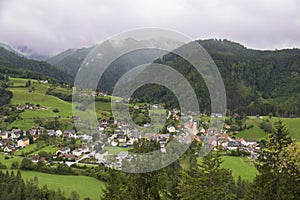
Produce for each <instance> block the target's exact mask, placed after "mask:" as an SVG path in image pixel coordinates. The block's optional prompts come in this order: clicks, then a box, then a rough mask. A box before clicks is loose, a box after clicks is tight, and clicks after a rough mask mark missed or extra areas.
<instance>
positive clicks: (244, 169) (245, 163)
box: [221, 156, 258, 181]
mask: <svg viewBox="0 0 300 200" xmlns="http://www.w3.org/2000/svg"><path fill="white" fill-rule="evenodd" d="M222 160H223V163H222V164H221V167H223V168H225V169H230V170H231V171H232V175H233V177H234V179H235V180H237V178H238V176H241V178H242V179H246V180H249V181H251V180H253V178H254V177H255V175H256V174H258V171H257V170H256V168H255V166H254V165H253V163H252V161H251V160H250V159H249V158H243V157H234V156H222Z"/></svg>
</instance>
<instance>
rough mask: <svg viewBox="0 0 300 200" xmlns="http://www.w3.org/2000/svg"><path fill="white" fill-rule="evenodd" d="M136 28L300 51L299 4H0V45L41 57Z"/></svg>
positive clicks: (119, 0)
mask: <svg viewBox="0 0 300 200" xmlns="http://www.w3.org/2000/svg"><path fill="white" fill-rule="evenodd" d="M140 27H160V28H168V29H173V30H176V31H179V32H182V33H184V34H186V35H187V36H189V37H191V38H194V39H204V38H226V39H230V40H233V41H237V42H240V43H242V44H244V45H245V46H247V47H250V48H257V49H275V48H277V49H281V48H286V47H289V48H292V47H300V1H298V0H206V1H203V0H0V41H2V42H5V43H8V44H11V45H12V46H15V47H16V46H20V45H25V46H28V47H30V48H31V49H33V50H34V51H35V52H39V53H41V54H55V53H58V52H60V51H63V50H66V49H68V48H79V47H82V46H89V45H92V44H94V43H96V42H97V41H102V40H104V39H106V38H107V37H109V36H111V35H114V34H117V33H119V32H123V31H126V30H130V29H135V28H140Z"/></svg>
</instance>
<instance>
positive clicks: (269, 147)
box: [102, 121, 300, 200]
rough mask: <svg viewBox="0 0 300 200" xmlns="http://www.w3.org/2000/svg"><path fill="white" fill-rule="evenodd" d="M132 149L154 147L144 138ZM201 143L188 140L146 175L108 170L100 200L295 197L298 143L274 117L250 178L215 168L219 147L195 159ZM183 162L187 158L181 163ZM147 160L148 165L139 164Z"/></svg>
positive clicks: (299, 191)
mask: <svg viewBox="0 0 300 200" xmlns="http://www.w3.org/2000/svg"><path fill="white" fill-rule="evenodd" d="M139 146H140V148H139V147H137V148H136V149H135V151H136V153H138V152H139V153H142V152H144V153H145V152H148V151H153V150H155V149H156V148H155V146H156V145H155V144H151V142H149V141H144V143H142V144H140V145H139ZM200 148H201V144H200V143H197V142H193V143H192V145H191V147H190V148H189V149H188V150H187V152H186V153H185V154H184V155H183V156H182V157H181V160H182V159H184V160H185V163H188V164H187V166H186V167H185V168H182V166H181V165H180V161H179V160H177V161H175V162H174V163H172V164H171V165H169V166H168V167H166V168H164V169H161V170H158V171H153V172H149V173H140V174H127V173H124V172H119V171H114V170H110V171H109V174H110V176H109V180H108V181H107V183H106V189H105V191H104V194H103V196H102V199H110V200H121V199H124V198H126V199H130V200H131V199H132V200H134V199H139V200H160V199H161V200H168V199H170V200H174V199H175V200H219V199H227V200H253V199H257V200H266V199H269V200H283V199H300V164H299V160H300V157H299V155H300V154H299V153H300V146H299V145H296V144H294V143H293V141H292V140H291V138H290V137H289V136H288V132H287V129H286V127H285V126H284V125H283V124H282V122H281V121H279V122H278V123H277V125H276V129H275V130H274V131H273V132H272V134H269V135H268V138H267V141H266V147H265V148H264V149H262V152H261V153H260V156H259V159H258V160H257V162H256V168H257V169H258V171H259V174H258V175H256V177H255V178H254V180H253V182H248V181H245V180H242V179H241V177H239V178H238V180H237V181H235V180H234V178H233V176H232V172H231V171H230V170H228V169H223V168H221V167H220V165H221V163H222V160H221V155H222V152H221V150H214V151H211V152H210V153H209V154H207V155H206V156H205V157H203V158H202V159H201V160H199V158H198V157H197V155H198V154H197V152H199V150H200ZM186 161H187V162H186ZM145 164H150V163H145Z"/></svg>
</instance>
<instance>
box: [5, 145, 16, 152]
mask: <svg viewBox="0 0 300 200" xmlns="http://www.w3.org/2000/svg"><path fill="white" fill-rule="evenodd" d="M14 150H15V148H14V147H13V146H10V145H9V146H6V147H5V148H4V149H3V151H4V152H7V153H10V152H12V151H14Z"/></svg>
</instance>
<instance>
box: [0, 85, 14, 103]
mask: <svg viewBox="0 0 300 200" xmlns="http://www.w3.org/2000/svg"><path fill="white" fill-rule="evenodd" d="M0 94H1V95H0V106H3V105H6V104H9V103H10V100H11V98H12V96H13V93H12V92H11V91H8V90H6V89H5V88H3V87H1V86H0Z"/></svg>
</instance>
